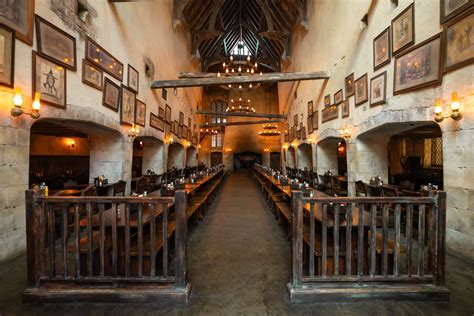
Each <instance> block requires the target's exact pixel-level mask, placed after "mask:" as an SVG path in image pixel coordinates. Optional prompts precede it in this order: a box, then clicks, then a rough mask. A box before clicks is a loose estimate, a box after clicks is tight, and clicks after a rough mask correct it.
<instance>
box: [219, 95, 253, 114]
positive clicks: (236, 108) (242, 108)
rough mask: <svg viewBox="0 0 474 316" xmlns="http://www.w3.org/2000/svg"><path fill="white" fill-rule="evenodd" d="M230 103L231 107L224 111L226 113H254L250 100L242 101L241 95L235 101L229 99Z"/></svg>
mask: <svg viewBox="0 0 474 316" xmlns="http://www.w3.org/2000/svg"><path fill="white" fill-rule="evenodd" d="M230 103H231V105H230V106H228V107H227V109H225V111H226V112H243V113H255V109H254V108H253V107H252V106H251V105H250V99H248V100H247V101H245V100H243V99H242V93H241V94H240V96H239V99H238V100H237V101H235V100H234V99H230Z"/></svg>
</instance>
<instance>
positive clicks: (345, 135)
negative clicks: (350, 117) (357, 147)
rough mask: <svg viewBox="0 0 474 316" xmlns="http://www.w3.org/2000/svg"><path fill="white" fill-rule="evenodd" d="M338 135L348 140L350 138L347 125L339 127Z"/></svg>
mask: <svg viewBox="0 0 474 316" xmlns="http://www.w3.org/2000/svg"><path fill="white" fill-rule="evenodd" d="M339 135H340V136H341V137H342V138H344V139H345V140H349V139H350V138H351V132H350V131H349V128H348V127H347V126H344V127H341V128H340V129H339Z"/></svg>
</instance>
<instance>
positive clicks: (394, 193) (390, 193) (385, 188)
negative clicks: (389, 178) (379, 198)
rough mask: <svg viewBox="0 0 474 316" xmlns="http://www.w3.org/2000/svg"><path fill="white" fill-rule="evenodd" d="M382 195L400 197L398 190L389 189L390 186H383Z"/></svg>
mask: <svg viewBox="0 0 474 316" xmlns="http://www.w3.org/2000/svg"><path fill="white" fill-rule="evenodd" d="M382 194H383V196H392V197H393V196H400V194H399V193H398V190H397V188H394V187H389V186H385V185H384V186H382Z"/></svg>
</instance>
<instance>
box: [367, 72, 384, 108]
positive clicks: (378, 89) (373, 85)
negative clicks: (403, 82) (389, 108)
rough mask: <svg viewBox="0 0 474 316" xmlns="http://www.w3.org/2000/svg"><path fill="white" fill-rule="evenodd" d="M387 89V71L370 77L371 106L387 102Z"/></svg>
mask: <svg viewBox="0 0 474 316" xmlns="http://www.w3.org/2000/svg"><path fill="white" fill-rule="evenodd" d="M386 90H387V72H386V71H384V72H382V73H381V74H379V75H377V76H375V77H373V78H372V79H370V106H375V105H379V104H384V103H385V97H386V94H387V92H386Z"/></svg>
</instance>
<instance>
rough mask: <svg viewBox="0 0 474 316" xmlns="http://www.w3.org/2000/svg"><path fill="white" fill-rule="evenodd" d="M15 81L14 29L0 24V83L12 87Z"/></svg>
mask: <svg viewBox="0 0 474 316" xmlns="http://www.w3.org/2000/svg"><path fill="white" fill-rule="evenodd" d="M14 81H15V31H14V30H12V29H10V28H8V27H6V26H3V25H1V24H0V85H1V86H5V87H9V88H13V87H14V83H15V82H14Z"/></svg>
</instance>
